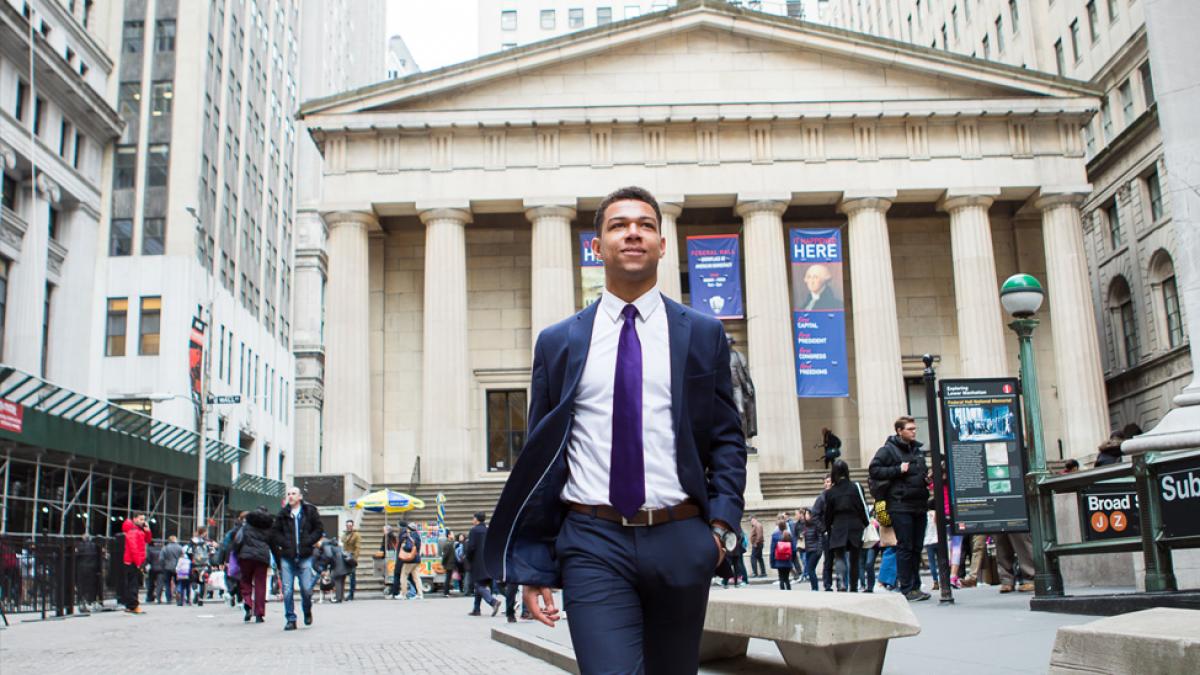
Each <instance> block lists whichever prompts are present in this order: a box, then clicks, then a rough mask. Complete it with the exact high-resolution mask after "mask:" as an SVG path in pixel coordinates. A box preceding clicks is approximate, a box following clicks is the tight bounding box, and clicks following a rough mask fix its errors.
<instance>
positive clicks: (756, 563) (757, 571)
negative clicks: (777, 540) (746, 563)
mask: <svg viewBox="0 0 1200 675" xmlns="http://www.w3.org/2000/svg"><path fill="white" fill-rule="evenodd" d="M750 573H751V574H753V575H754V576H756V577H763V576H766V575H767V565H766V562H765V561H764V560H763V545H762V544H757V545H755V546H752V547H751V548H750Z"/></svg>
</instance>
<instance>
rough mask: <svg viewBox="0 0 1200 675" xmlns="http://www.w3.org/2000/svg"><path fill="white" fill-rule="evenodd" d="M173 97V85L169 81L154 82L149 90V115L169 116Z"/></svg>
mask: <svg viewBox="0 0 1200 675" xmlns="http://www.w3.org/2000/svg"><path fill="white" fill-rule="evenodd" d="M174 97H175V84H174V83H173V82H171V81H170V80H168V81H166V82H155V83H154V84H153V85H152V86H151V89H150V114H151V115H152V116H154V117H159V116H161V115H170V114H171V102H172V99H173V98H174Z"/></svg>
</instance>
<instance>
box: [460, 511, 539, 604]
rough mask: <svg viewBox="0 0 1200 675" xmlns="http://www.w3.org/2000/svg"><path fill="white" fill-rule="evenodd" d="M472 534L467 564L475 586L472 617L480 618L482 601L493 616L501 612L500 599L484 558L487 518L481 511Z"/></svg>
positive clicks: (469, 535) (475, 518) (468, 539)
mask: <svg viewBox="0 0 1200 675" xmlns="http://www.w3.org/2000/svg"><path fill="white" fill-rule="evenodd" d="M471 523H472V527H471V532H470V534H468V536H467V548H466V556H467V564H468V565H469V567H470V570H471V583H473V584H475V586H474V588H475V606H474V609H472V610H471V614H470V615H471V616H479V603H480V601H483V602H486V603H487V604H489V605H491V607H492V616H496V614H498V613H499V612H500V598H497V597H493V596H492V575H491V574H490V573H489V572H488V567H487V563H486V562H485V558H484V545H485V544H486V543H487V536H488V528H487V516H486V515H485V514H484V513H483V511H480V512H478V513H476V514H475V517H474V518H472V519H471ZM526 604H528V600H526Z"/></svg>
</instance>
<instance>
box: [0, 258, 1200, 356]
mask: <svg viewBox="0 0 1200 675" xmlns="http://www.w3.org/2000/svg"><path fill="white" fill-rule="evenodd" d="M1162 301H1163V310H1164V313H1165V315H1166V319H1167V346H1168V347H1169V348H1171V349H1174V348H1175V347H1178V346H1179V345H1181V344H1183V312H1182V311H1181V310H1180V309H1179V287H1178V286H1176V285H1175V275H1174V274H1172V275H1171V276H1169V277H1167V278H1166V279H1163V280H1162ZM2 320H3V316H2V315H0V321H2ZM0 331H3V326H0Z"/></svg>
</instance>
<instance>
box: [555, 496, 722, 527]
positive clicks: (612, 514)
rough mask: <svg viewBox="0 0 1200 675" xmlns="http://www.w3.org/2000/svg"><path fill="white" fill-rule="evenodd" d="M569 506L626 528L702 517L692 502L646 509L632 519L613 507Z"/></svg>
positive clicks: (578, 511)
mask: <svg viewBox="0 0 1200 675" xmlns="http://www.w3.org/2000/svg"><path fill="white" fill-rule="evenodd" d="M569 506H570V507H571V510H572V511H575V512H577V513H582V514H584V515H588V516H591V517H593V518H599V519H600V520H607V521H610V522H613V523H620V524H621V525H625V526H626V527H654V526H655V525H665V524H666V523H669V522H672V521H676V520H687V519H689V518H696V517H698V516H699V515H700V507H699V506H697V505H696V504H695V502H692V501H691V500H688V501H686V502H683V503H682V504H676V505H675V506H667V507H664V508H661V509H644V510H642V511H638V513H637V515H636V516H634V517H633V518H632V519H626V518H625V516H622V515H621V514H620V513H618V512H617V510H616V509H614V508H613V507H611V506H592V505H589V504H575V503H571V504H569Z"/></svg>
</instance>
